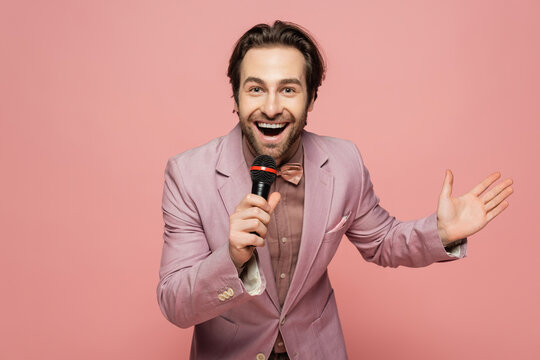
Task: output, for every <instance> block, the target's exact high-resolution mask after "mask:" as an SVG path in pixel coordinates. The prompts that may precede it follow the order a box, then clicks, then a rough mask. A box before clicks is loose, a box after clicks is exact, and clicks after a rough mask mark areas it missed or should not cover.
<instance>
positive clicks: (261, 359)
mask: <svg viewBox="0 0 540 360" xmlns="http://www.w3.org/2000/svg"><path fill="white" fill-rule="evenodd" d="M265 359H266V356H264V354H263V353H258V354H257V360H265Z"/></svg>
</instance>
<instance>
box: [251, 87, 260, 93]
mask: <svg viewBox="0 0 540 360" xmlns="http://www.w3.org/2000/svg"><path fill="white" fill-rule="evenodd" d="M249 92H252V93H255V94H259V93H261V92H262V89H261V88H260V87H259V86H254V87H252V88H250V89H249Z"/></svg>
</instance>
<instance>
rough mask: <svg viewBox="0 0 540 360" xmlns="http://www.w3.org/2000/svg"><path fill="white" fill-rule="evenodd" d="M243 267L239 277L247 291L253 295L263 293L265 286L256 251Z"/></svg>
mask: <svg viewBox="0 0 540 360" xmlns="http://www.w3.org/2000/svg"><path fill="white" fill-rule="evenodd" d="M242 267H243V268H244V269H243V270H242V271H241V272H240V270H239V272H240V273H239V277H240V280H241V281H242V284H243V285H244V288H245V289H246V291H247V293H248V294H249V295H252V296H253V295H260V294H262V292H263V286H262V280H261V274H260V272H259V264H258V259H257V255H256V253H254V255H253V256H252V257H251V259H249V261H248V262H247V263H245V264H244V265H243V266H242Z"/></svg>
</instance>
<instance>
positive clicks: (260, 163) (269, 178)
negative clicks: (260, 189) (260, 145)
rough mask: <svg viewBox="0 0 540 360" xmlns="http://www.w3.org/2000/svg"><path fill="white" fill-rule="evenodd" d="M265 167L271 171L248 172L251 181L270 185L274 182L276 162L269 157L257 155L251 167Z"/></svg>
mask: <svg viewBox="0 0 540 360" xmlns="http://www.w3.org/2000/svg"><path fill="white" fill-rule="evenodd" d="M254 166H256V167H265V168H269V169H272V170H273V171H272V170H254V169H252V170H250V173H251V181H253V182H255V181H257V182H263V183H265V184H271V183H273V182H274V180H276V172H277V166H276V161H275V160H274V159H273V158H272V157H271V156H269V155H259V156H257V157H256V158H255V160H253V164H252V165H251V167H254Z"/></svg>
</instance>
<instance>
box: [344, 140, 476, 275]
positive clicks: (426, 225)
mask: <svg viewBox="0 0 540 360" xmlns="http://www.w3.org/2000/svg"><path fill="white" fill-rule="evenodd" d="M353 147H354V151H355V153H356V158H357V166H358V168H357V170H358V176H359V179H361V180H360V182H361V184H360V193H359V199H358V206H357V208H356V212H355V218H354V219H353V221H352V222H351V226H350V227H349V228H348V229H347V231H346V235H347V237H348V238H349V240H350V241H351V242H352V243H353V244H354V245H355V246H356V248H357V249H358V250H359V251H360V253H361V254H362V256H363V257H364V259H366V260H367V261H370V262H373V263H376V264H378V265H381V266H390V267H398V266H400V265H402V266H408V267H421V266H426V265H429V264H431V263H433V262H437V261H449V260H456V259H459V258H463V257H465V256H466V254H467V239H463V241H462V242H461V243H460V244H459V245H457V246H456V247H454V248H453V249H449V251H448V252H447V251H446V250H445V248H444V247H443V245H442V241H441V239H440V237H439V234H438V231H437V214H436V213H433V214H431V215H430V216H428V217H425V218H421V219H418V220H412V221H406V222H402V221H400V220H397V219H396V218H395V217H393V216H390V214H389V213H388V211H386V210H385V209H383V208H382V207H381V206H380V205H379V199H378V197H377V196H376V195H375V192H374V191H373V184H372V183H371V179H370V177H369V171H368V170H367V168H366V167H365V166H364V163H363V161H362V157H361V155H360V152H359V151H358V149H357V148H356V146H354V145H353Z"/></svg>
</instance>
